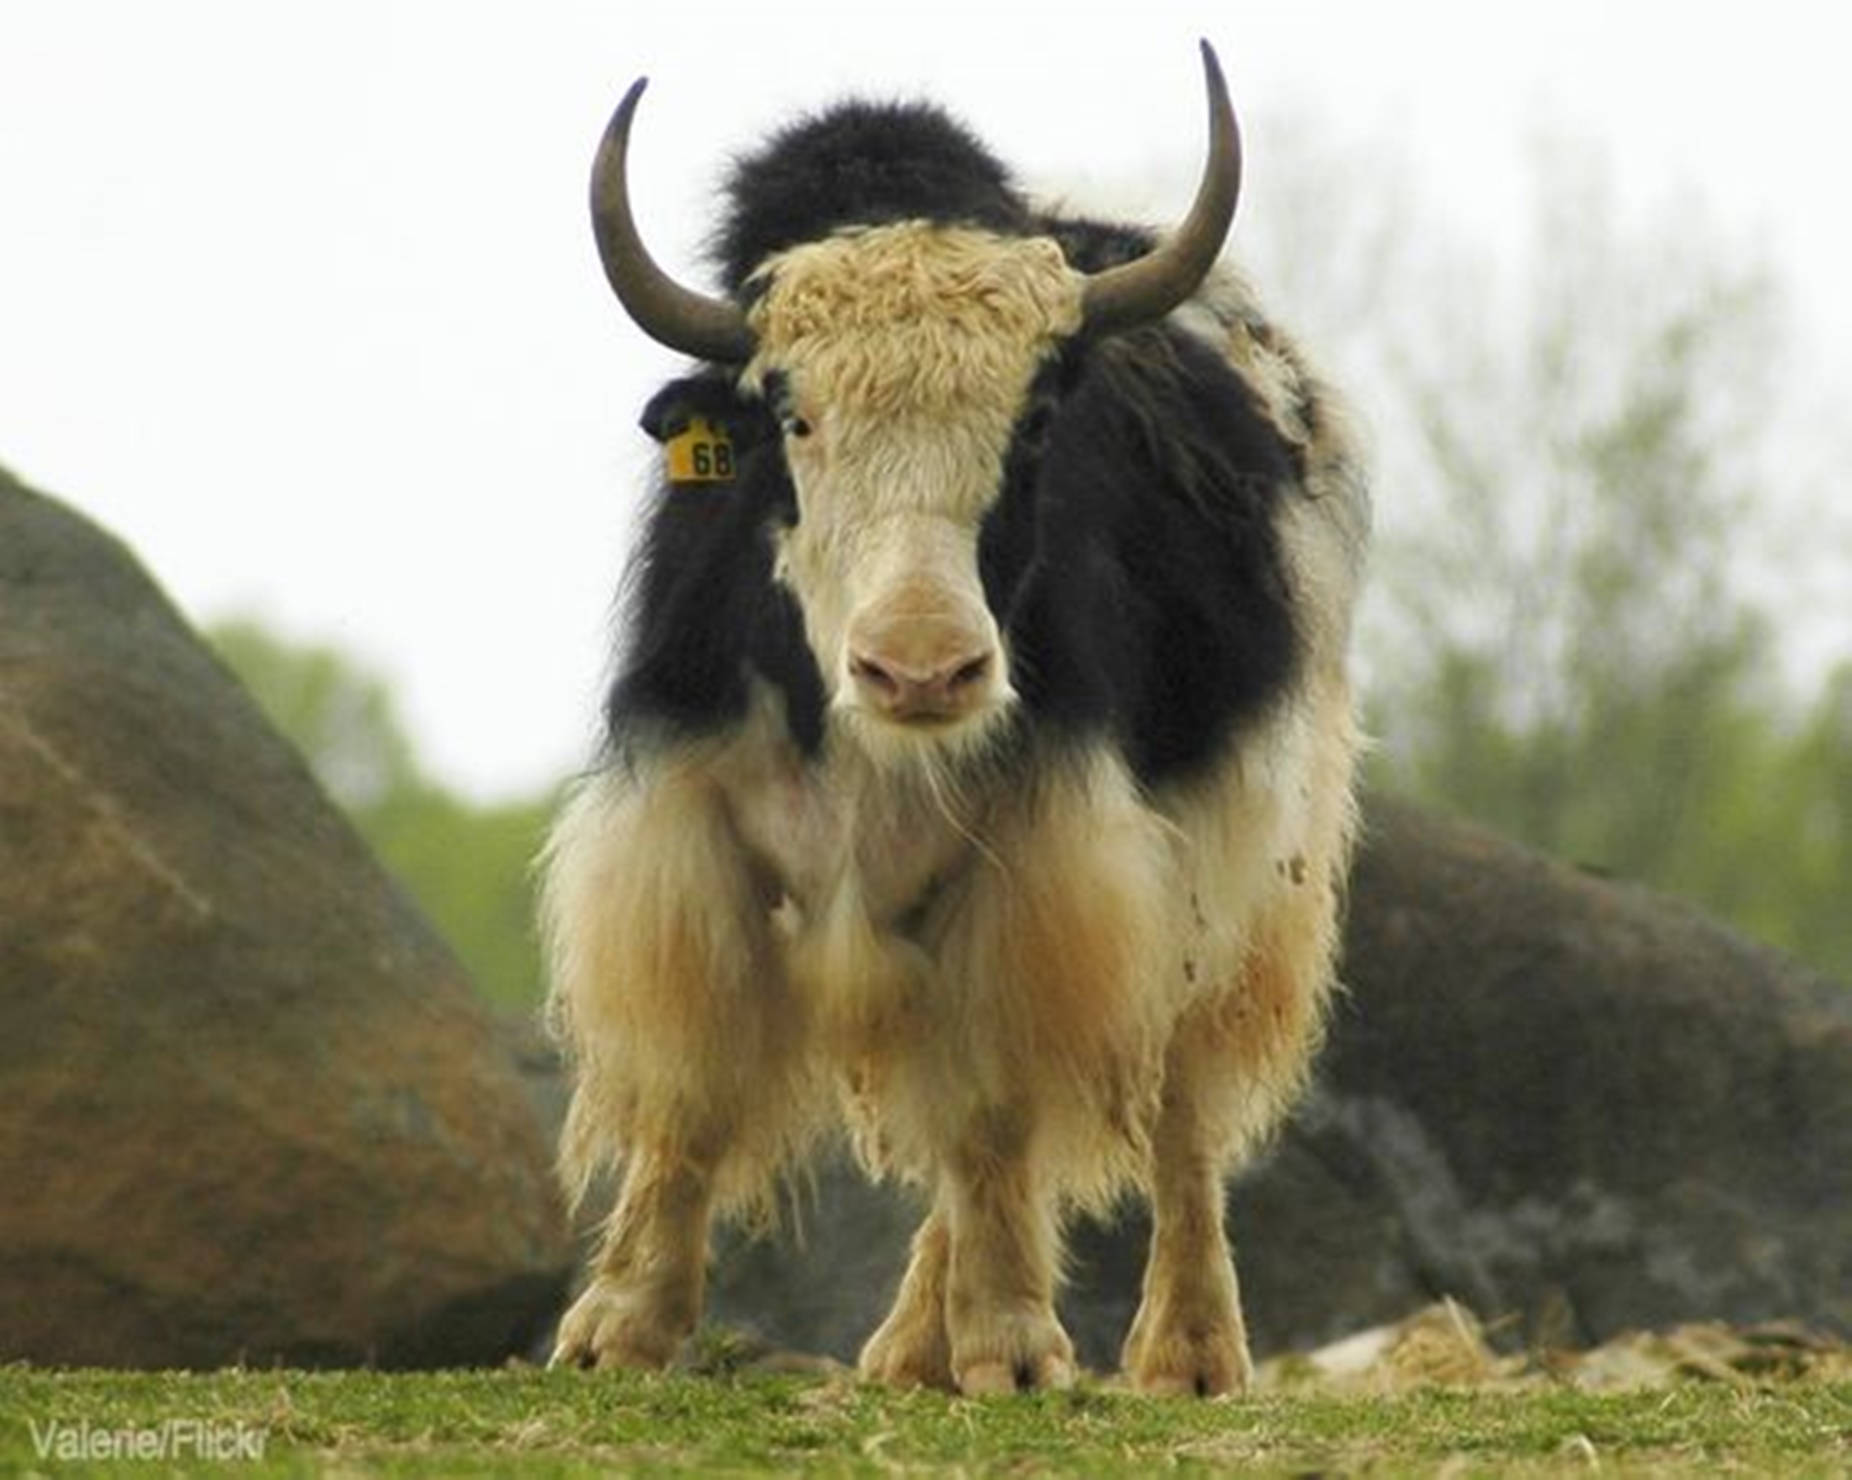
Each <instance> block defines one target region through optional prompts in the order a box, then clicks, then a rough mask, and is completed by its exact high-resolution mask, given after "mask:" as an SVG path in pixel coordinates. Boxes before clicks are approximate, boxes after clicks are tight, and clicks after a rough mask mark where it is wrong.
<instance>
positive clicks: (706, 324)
mask: <svg viewBox="0 0 1852 1480" xmlns="http://www.w3.org/2000/svg"><path fill="white" fill-rule="evenodd" d="M648 83H649V79H648V78H647V77H639V78H638V79H637V80H636V81H635V82H633V83H631V85H630V91H629V92H627V93H625V94H624V100H623V102H621V103H619V104H618V105H617V112H615V113H613V114H612V115H611V122H610V124H609V125H607V126H606V128H605V131H604V139H603V141H602V142H600V144H599V145H598V158H597V159H596V160H595V161H594V162H593V164H592V233H593V235H595V236H596V237H597V238H598V257H599V260H600V261H601V262H603V263H604V275H605V276H606V277H607V278H608V279H610V282H611V288H612V291H614V292H615V293H616V294H617V299H618V302H620V303H621V304H623V305H624V311H625V312H626V313H628V314H629V315H630V317H631V318H633V319H635V320H636V324H637V327H638V328H639V329H641V330H642V331H643V332H644V333H645V334H647V335H649V336H650V338H652V339H654V340H656V341H658V342H659V343H662V344H666V345H668V347H669V348H670V349H676V350H680V351H682V353H684V354H689V355H695V356H697V357H698V358H700V359H703V360H716V361H719V362H721V363H723V364H741V363H744V362H745V361H747V360H749V359H751V358H752V333H751V331H750V330H748V329H747V327H746V316H745V314H743V313H741V312H740V310H739V308H738V307H737V306H736V305H735V304H733V303H730V302H728V301H727V300H726V299H724V298H709V297H708V296H706V295H705V294H702V293H696V292H693V291H691V290H690V289H688V288H684V287H683V286H682V285H681V284H680V283H678V282H676V281H675V279H674V278H672V277H670V276H669V275H668V274H667V273H666V272H664V271H663V270H662V269H661V268H660V267H658V266H657V265H656V263H655V260H654V259H653V258H652V257H651V256H650V254H649V253H648V252H647V251H645V250H644V247H643V238H642V237H641V236H639V235H638V234H637V223H636V221H635V220H634V219H633V218H632V216H631V214H630V187H629V184H628V180H627V176H626V172H625V164H624V161H625V156H626V154H627V153H628V151H629V148H630V118H631V115H632V114H634V113H635V112H636V111H637V99H639V98H641V97H642V96H643V89H644V88H645V87H646V86H647V85H648Z"/></svg>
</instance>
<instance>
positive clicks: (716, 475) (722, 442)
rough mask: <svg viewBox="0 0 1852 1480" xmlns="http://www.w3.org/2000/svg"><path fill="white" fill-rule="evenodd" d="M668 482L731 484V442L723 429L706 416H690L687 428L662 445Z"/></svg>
mask: <svg viewBox="0 0 1852 1480" xmlns="http://www.w3.org/2000/svg"><path fill="white" fill-rule="evenodd" d="M663 451H664V453H665V454H666V455H667V457H668V461H669V481H670V482H671V483H731V482H732V481H733V443H732V441H731V439H729V438H728V436H727V434H726V431H725V430H724V429H723V428H721V427H718V426H716V425H714V423H713V422H711V421H709V420H708V419H707V418H706V417H705V416H696V417H692V418H691V419H690V420H689V422H688V426H687V428H686V430H684V431H680V432H677V433H676V434H675V435H674V436H673V437H671V438H669V440H668V441H667V442H665V443H664V444H663Z"/></svg>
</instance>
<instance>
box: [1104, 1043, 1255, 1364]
mask: <svg viewBox="0 0 1852 1480" xmlns="http://www.w3.org/2000/svg"><path fill="white" fill-rule="evenodd" d="M1198 1019H1200V1020H1198ZM1221 1047H1222V1045H1221V1043H1220V1041H1219V1035H1218V1034H1217V1033H1216V1032H1215V1031H1214V1028H1213V1026H1212V1024H1211V1022H1210V1021H1209V1014H1206V1013H1200V1014H1191V1015H1188V1016H1186V1017H1185V1018H1184V1019H1183V1021H1182V1022H1181V1023H1180V1024H1179V1025H1178V1029H1177V1033H1176V1037H1175V1038H1174V1039H1173V1040H1172V1043H1171V1046H1170V1053H1169V1054H1168V1056H1167V1059H1166V1065H1165V1069H1166V1072H1165V1081H1164V1100H1163V1107H1162V1109H1161V1111H1160V1112H1159V1116H1158V1126H1157V1134H1156V1136H1155V1137H1154V1138H1153V1143H1152V1166H1151V1252H1150V1257H1149V1261H1148V1262H1147V1264H1146V1266H1145V1281H1144V1294H1143V1298H1142V1299H1141V1300H1140V1302H1139V1306H1138V1314H1137V1316H1136V1317H1134V1319H1133V1321H1132V1329H1131V1332H1130V1334H1129V1335H1128V1336H1127V1337H1126V1340H1125V1347H1124V1350H1123V1351H1122V1352H1121V1354H1120V1363H1121V1365H1122V1366H1123V1368H1124V1369H1125V1373H1126V1375H1127V1376H1128V1377H1130V1378H1131V1380H1132V1382H1133V1384H1134V1385H1135V1386H1136V1387H1138V1388H1139V1389H1140V1390H1142V1391H1144V1392H1150V1393H1170V1394H1185V1395H1187V1394H1191V1393H1195V1394H1200V1395H1202V1396H1205V1397H1209V1396H1213V1395H1215V1394H1218V1393H1226V1392H1230V1391H1237V1392H1238V1391H1240V1390H1241V1389H1243V1388H1245V1387H1246V1386H1247V1385H1248V1383H1249V1381H1250V1380H1251V1379H1252V1376H1253V1364H1252V1362H1251V1361H1250V1359H1249V1356H1248V1343H1247V1328H1246V1325H1245V1323H1244V1322H1243V1320H1242V1317H1241V1294H1240V1290H1239V1288H1238V1287H1237V1285H1236V1282H1235V1264H1234V1256H1233V1253H1232V1251H1231V1250H1230V1248H1229V1243H1228V1235H1227V1231H1226V1229H1225V1228H1224V1226H1223V1210H1222V1189H1223V1167H1224V1165H1225V1159H1226V1154H1225V1151H1224V1143H1225V1142H1226V1140H1227V1136H1226V1133H1225V1131H1224V1130H1223V1128H1222V1127H1220V1126H1219V1125H1216V1124H1213V1123H1211V1116H1210V1115H1208V1114H1206V1113H1205V1111H1206V1109H1207V1106H1206V1104H1205V1100H1206V1099H1209V1097H1208V1096H1207V1095H1206V1094H1205V1090H1206V1088H1207V1085H1206V1084H1205V1080H1206V1079H1208V1078H1210V1077H1212V1076H1220V1075H1225V1074H1226V1073H1227V1072H1228V1071H1227V1069H1226V1068H1225V1067H1224V1066H1223V1065H1221V1064H1219V1063H1217V1062H1215V1059H1216V1057H1217V1052H1218V1050H1219V1049H1221Z"/></svg>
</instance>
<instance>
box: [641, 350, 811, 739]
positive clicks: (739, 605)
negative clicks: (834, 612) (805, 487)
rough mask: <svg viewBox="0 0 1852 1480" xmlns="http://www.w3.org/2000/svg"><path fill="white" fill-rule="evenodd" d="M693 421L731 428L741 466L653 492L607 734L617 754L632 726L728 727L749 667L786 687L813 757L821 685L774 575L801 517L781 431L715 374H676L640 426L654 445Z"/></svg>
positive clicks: (740, 711) (681, 731) (790, 712)
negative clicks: (775, 533)
mask: <svg viewBox="0 0 1852 1480" xmlns="http://www.w3.org/2000/svg"><path fill="white" fill-rule="evenodd" d="M691 416H705V417H707V418H709V419H710V420H713V421H715V422H718V423H719V424H721V425H723V426H725V427H726V429H727V432H728V434H729V436H730V437H731V438H732V441H733V452H734V459H735V464H736V466H737V468H738V473H737V476H736V477H735V479H734V481H733V482H732V483H730V484H707V485H697V486H695V487H692V488H688V489H675V488H670V487H669V486H668V485H667V484H666V483H664V484H662V485H660V486H659V487H658V490H657V494H656V503H655V507H654V508H653V509H652V510H651V512H650V516H649V519H648V522H647V524H646V526H645V529H644V535H643V539H642V541H641V543H640V545H639V546H638V549H637V552H636V554H635V556H634V557H633V561H632V565H631V571H630V577H629V581H628V587H629V589H628V593H627V597H628V599H627V600H626V601H625V603H624V605H625V611H624V626H625V635H626V638H627V641H626V643H625V647H624V652H623V657H622V662H621V666H620V669H619V673H618V676H617V680H616V682H615V683H614V684H613V685H612V688H611V693H610V696H609V698H608V699H607V700H606V704H605V723H606V729H607V734H608V736H609V739H610V743H611V744H612V745H613V746H614V747H616V748H618V749H619V750H622V749H623V748H624V747H625V745H626V744H627V743H628V741H629V740H630V739H631V738H633V736H634V734H635V732H636V731H637V729H638V727H639V726H645V727H648V728H661V727H666V728H667V729H668V730H669V731H670V732H671V733H672V734H676V735H680V736H683V737H692V736H695V735H702V734H712V733H714V732H716V731H718V730H721V729H723V728H725V727H726V726H728V725H731V724H736V723H738V722H739V721H740V720H742V719H743V718H744V717H745V714H746V706H747V700H748V684H747V678H748V675H749V674H751V673H757V674H758V675H760V676H761V677H764V678H766V679H768V680H769V681H771V682H772V683H773V685H774V686H775V687H776V688H777V689H778V690H779V691H780V693H781V694H782V695H783V698H784V701H785V716H786V722H787V723H788V724H789V726H790V729H791V732H792V735H793V736H794V738H795V739H796V740H797V742H798V743H799V745H800V746H802V747H803V749H804V750H805V751H806V753H814V752H815V751H816V749H817V748H818V747H819V746H820V745H821V744H822V742H823V681H822V677H821V675H820V674H819V673H818V671H817V665H816V662H815V660H814V659H813V658H812V657H811V655H810V646H809V644H808V643H807V642H806V641H805V638H804V621H803V616H802V614H801V613H800V612H799V611H798V607H797V602H796V601H795V600H794V599H793V598H792V596H791V595H790V593H789V592H788V591H786V590H785V589H784V587H782V586H780V585H779V584H778V583H777V582H776V581H774V580H773V579H772V546H771V531H772V529H773V527H774V526H775V525H777V524H779V523H784V524H790V523H791V522H792V521H794V520H795V519H796V518H797V500H796V495H795V493H794V491H793V489H792V487H791V480H790V477H789V475H788V474H787V473H786V472H785V465H784V453H783V450H782V449H781V447H780V446H779V438H778V429H777V427H776V426H775V425H774V424H773V422H772V420H771V417H770V416H769V414H768V413H767V412H766V410H765V409H764V407H762V406H760V405H758V404H757V403H756V402H748V401H745V400H743V399H741V398H740V396H739V395H738V394H737V393H736V392H735V391H734V389H733V387H732V385H731V383H730V382H729V381H728V380H727V379H726V378H724V377H723V376H721V375H719V374H713V373H709V374H702V375H695V376H690V377H688V378H686V379H683V380H677V381H672V382H671V383H670V384H668V385H667V386H665V387H664V388H663V389H662V390H661V391H659V392H658V393H657V394H656V395H655V396H654V397H653V398H652V399H651V400H650V403H649V405H648V407H646V408H645V410H644V413H643V418H642V422H643V427H644V430H646V431H648V432H649V433H650V435H652V436H654V437H656V438H657V439H658V440H662V439H663V438H666V437H669V436H672V435H673V434H674V433H675V432H676V431H677V430H679V429H680V428H681V427H683V426H685V425H686V424H687V422H688V419H689V417H691Z"/></svg>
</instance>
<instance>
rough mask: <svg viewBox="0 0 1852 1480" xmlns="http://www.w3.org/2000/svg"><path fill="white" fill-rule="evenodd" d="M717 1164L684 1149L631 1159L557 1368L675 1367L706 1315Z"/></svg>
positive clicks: (708, 1155) (562, 1335) (571, 1315)
mask: <svg viewBox="0 0 1852 1480" xmlns="http://www.w3.org/2000/svg"><path fill="white" fill-rule="evenodd" d="M716 1159H717V1158H716V1157H715V1156H714V1154H713V1152H712V1151H711V1150H707V1149H705V1148H703V1149H689V1148H686V1147H664V1148H656V1149H654V1150H651V1151H647V1152H641V1153H639V1154H637V1155H636V1156H634V1157H633V1159H632V1160H631V1162H630V1165H629V1167H628V1169H627V1171H626V1173H625V1176H624V1185H623V1191H622V1193H621V1194H620V1195H619V1197H618V1201H617V1208H616V1210H615V1211H614V1212H613V1213H612V1215H611V1221H610V1224H609V1226H608V1228H607V1229H606V1233H605V1238H604V1243H603V1246H602V1248H601V1250H600V1253H599V1256H598V1261H597V1265H596V1268H595V1271H594V1274H593V1277H592V1282H591V1284H589V1285H588V1286H587V1287H586V1289H585V1292H584V1293H583V1294H582V1295H580V1296H579V1298H578V1300H577V1301H576V1302H574V1304H573V1306H572V1309H571V1310H569V1311H568V1312H567V1313H566V1316H565V1318H564V1319H563V1320H562V1321H561V1322H560V1328H559V1337H558V1340H557V1341H556V1342H555V1344H554V1349H553V1365H554V1366H577V1367H662V1366H666V1365H667V1364H668V1363H669V1362H670V1361H672V1360H673V1359H674V1357H675V1354H676V1351H677V1350H678V1349H679V1348H680V1346H681V1344H682V1342H683V1341H684V1340H685V1339H686V1338H687V1337H688V1336H689V1335H690V1334H691V1333H692V1332H693V1330H694V1328H695V1322H696V1321H697V1320H699V1319H700V1315H701V1299H702V1285H703V1278H704V1271H705V1266H706V1262H707V1232H708V1219H709V1213H710V1210H711V1208H712V1205H713V1174H714V1165H715V1161H716Z"/></svg>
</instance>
